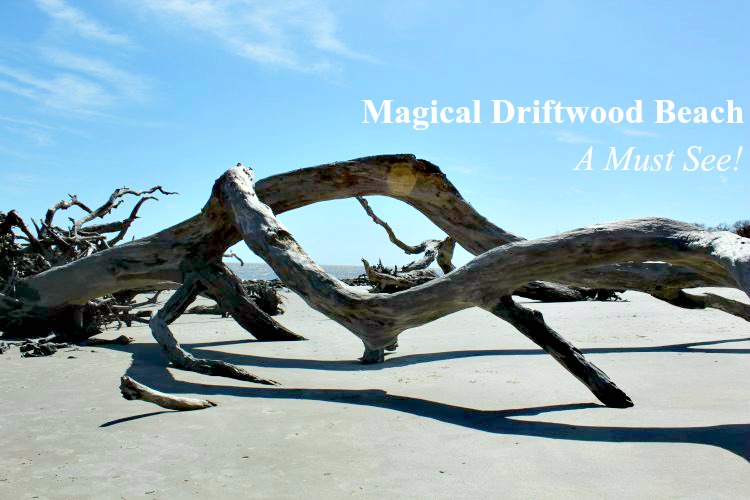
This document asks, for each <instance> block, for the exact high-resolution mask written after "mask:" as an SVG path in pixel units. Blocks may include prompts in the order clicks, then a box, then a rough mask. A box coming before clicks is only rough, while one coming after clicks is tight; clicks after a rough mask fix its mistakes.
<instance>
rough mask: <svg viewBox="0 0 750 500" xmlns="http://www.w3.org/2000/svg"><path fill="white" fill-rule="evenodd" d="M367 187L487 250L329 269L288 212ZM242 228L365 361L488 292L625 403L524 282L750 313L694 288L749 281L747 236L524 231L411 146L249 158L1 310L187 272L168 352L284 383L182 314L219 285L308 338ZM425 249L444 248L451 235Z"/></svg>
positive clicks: (607, 394)
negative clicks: (172, 215)
mask: <svg viewBox="0 0 750 500" xmlns="http://www.w3.org/2000/svg"><path fill="white" fill-rule="evenodd" d="M368 195H384V196H390V197H392V198H396V199H399V200H401V201H403V202H405V203H407V204H409V205H411V206H412V207H414V208H415V209H417V210H418V211H420V212H421V213H422V214H424V215H425V216H427V217H428V218H429V219H430V220H431V221H432V222H433V223H435V225H437V226H438V227H439V228H440V229H442V230H443V231H444V232H445V233H446V234H447V235H448V237H449V239H450V242H451V243H450V244H452V243H453V242H455V243H457V244H459V245H461V246H462V247H464V248H465V249H466V250H468V251H469V252H471V253H473V254H474V255H476V258H474V259H473V260H472V261H471V262H469V263H468V264H466V265H465V266H462V267H460V268H457V269H454V270H452V271H451V272H449V273H447V274H445V275H444V276H441V277H438V278H433V279H430V280H429V281H427V282H426V283H424V284H421V285H419V286H415V287H412V288H409V289H407V290H403V291H400V292H396V293H392V294H385V293H367V292H365V291H362V290H361V289H358V288H355V287H351V286H348V285H346V284H344V283H342V282H341V281H340V280H338V279H336V278H335V277H333V276H331V275H329V274H327V273H326V272H324V271H323V270H322V268H321V267H320V266H318V265H317V264H316V263H315V262H314V261H313V260H312V259H311V258H310V257H309V256H308V255H307V254H306V253H305V251H304V250H303V249H302V248H301V247H300V245H299V244H298V243H297V242H296V241H295V239H294V237H293V236H292V235H291V234H290V233H289V231H287V230H286V228H284V226H283V225H282V224H281V223H280V222H279V221H278V219H277V218H276V216H275V214H279V213H282V212H285V211H288V210H293V209H296V208H301V207H303V206H305V205H309V204H311V203H316V202H320V201H326V200H333V199H342V198H358V199H360V200H361V199H362V197H363V196H368ZM240 240H244V241H245V243H246V244H247V245H248V246H249V247H250V249H251V250H252V251H253V252H255V253H256V254H257V255H258V256H260V257H261V258H262V259H263V260H264V261H266V262H267V263H268V264H269V265H270V266H271V268H273V270H274V271H275V273H276V274H277V275H278V276H279V278H280V279H281V280H282V281H283V282H284V284H285V286H287V287H289V288H290V289H291V290H293V291H294V292H296V293H297V294H299V295H300V296H301V297H302V298H303V299H304V300H305V301H306V302H307V303H308V304H309V305H310V306H311V307H313V308H315V309H317V310H318V311H320V312H322V313H324V314H325V315H327V316H328V317H329V318H331V319H332V320H334V321H336V322H338V323H340V324H341V325H343V326H344V327H346V328H347V329H348V330H349V331H351V332H352V333H353V334H354V335H356V336H357V337H359V338H360V339H361V340H362V342H363V344H364V355H363V357H362V360H363V362H367V363H375V362H382V361H383V355H384V350H385V349H387V348H389V347H392V346H393V345H394V344H395V343H396V340H397V338H398V335H399V334H400V333H401V332H403V331H404V330H406V329H408V328H413V327H415V326H418V325H421V324H424V323H427V322H430V321H432V320H434V319H436V318H439V317H441V316H444V315H447V314H450V313H452V312H455V311H459V310H462V309H465V308H469V307H473V306H478V307H481V308H483V309H485V310H487V311H489V312H491V313H492V314H494V315H496V316H497V317H499V318H501V319H503V320H504V321H507V322H508V323H510V324H512V325H513V326H514V327H516V328H517V329H518V330H519V331H520V332H521V333H523V334H524V335H526V336H527V337H528V338H529V339H531V340H532V341H534V342H535V343H536V344H537V345H539V346H540V347H541V348H542V349H544V350H545V351H546V352H547V353H549V354H550V355H552V356H553V357H554V358H555V359H556V360H557V361H558V362H559V363H560V364H561V365H563V366H564V367H565V368H566V369H567V370H568V371H570V372H571V373H572V374H573V375H574V376H575V377H577V378H578V379H579V380H580V381H581V382H582V383H583V384H585V385H586V386H587V387H588V388H589V389H590V390H591V391H592V393H593V394H594V395H595V396H596V397H597V398H599V400H600V401H602V402H603V403H604V404H606V405H607V406H612V407H627V406H631V405H632V402H631V400H630V399H629V398H628V396H627V395H626V394H625V393H624V392H623V391H622V390H620V389H619V388H618V387H617V386H616V385H615V384H614V382H612V381H611V380H610V379H609V378H608V377H607V375H606V374H605V373H604V372H603V371H602V370H600V369H599V368H598V367H596V366H595V365H593V364H592V363H591V362H589V361H588V360H587V359H586V358H585V357H584V356H583V354H582V353H581V352H580V351H579V350H578V349H576V348H575V347H574V346H573V345H571V344H570V343H569V342H567V341H566V340H565V339H564V338H563V337H562V336H561V335H559V334H558V333H557V332H555V331H554V330H552V329H551V328H550V327H549V325H547V324H546V323H545V321H544V318H543V317H542V315H541V314H540V313H539V312H536V311H533V310H530V309H527V308H526V307H524V306H522V305H520V304H517V303H516V302H514V301H513V299H512V295H513V294H514V293H515V292H517V291H519V290H523V289H524V287H526V286H527V285H528V284H529V283H532V282H535V283H534V285H533V286H534V287H536V288H537V289H538V290H541V291H542V292H543V293H556V290H555V289H554V288H560V287H562V288H565V287H568V286H576V287H586V288H596V289H613V288H615V289H617V288H621V289H630V290H639V291H642V292H646V293H649V294H651V295H652V296H654V297H656V298H658V299H661V300H664V301H667V302H669V303H671V304H674V305H676V306H679V307H687V308H703V307H715V308H718V309H722V310H724V311H727V312H729V313H731V314H735V315H738V316H741V317H743V318H745V319H750V313H749V310H750V307H749V306H747V305H745V304H743V303H739V302H736V301H731V300H728V299H724V298H721V297H718V296H715V295H705V296H696V295H691V294H689V293H686V292H684V291H683V289H686V288H691V287H698V286H722V287H735V288H739V289H741V290H743V291H744V292H745V293H748V292H750V240H749V239H747V238H743V237H740V236H738V235H736V234H733V233H730V232H710V231H705V230H702V229H700V228H699V227H697V226H694V225H691V224H686V223H682V222H678V221H674V220H669V219H661V218H647V219H636V220H627V221H621V222H615V223H610V224H603V225H597V226H592V227H588V228H582V229H576V230H573V231H570V232H567V233H562V234H558V235H555V236H550V237H547V238H540V239H537V240H524V239H523V238H521V237H518V236H516V235H514V234H511V233H508V232H506V231H504V230H502V229H501V228H499V227H497V226H495V225H494V224H492V223H491V222H489V221H488V220H487V219H485V218H484V217H482V216H481V215H480V214H479V213H477V212H476V211H475V210H474V209H473V208H472V206H471V205H469V204H468V203H467V202H466V201H465V200H464V199H463V198H462V197H461V195H460V194H459V193H458V191H457V190H456V188H455V187H454V186H453V185H452V184H451V183H450V181H449V180H448V179H447V178H446V176H445V175H444V174H443V173H442V172H441V171H440V169H439V168H438V167H436V166H435V165H433V164H431V163H429V162H427V161H424V160H419V159H416V158H415V157H413V156H410V155H387V156H375V157H369V158H361V159H357V160H352V161H347V162H340V163H332V164H328V165H321V166H317V167H312V168H306V169H302V170H296V171H292V172H289V173H285V174H280V175H276V176H272V177H269V178H266V179H262V180H260V181H258V182H257V183H254V179H253V174H252V171H251V170H250V169H248V168H245V167H243V166H241V165H238V166H237V167H235V168H232V169H230V170H228V171H227V172H226V173H225V174H224V175H222V176H221V177H220V178H219V179H218V180H217V181H216V182H215V184H214V186H213V190H212V192H211V195H210V197H209V200H208V202H207V203H206V205H205V207H204V208H203V210H201V212H200V213H198V214H196V215H195V216H193V217H191V218H190V219H188V220H186V221H184V222H182V223H180V224H177V225H176V226H173V227H171V228H168V229H165V230H163V231H161V232H159V233H156V234H154V235H152V236H149V237H146V238H142V239H140V240H136V241H132V242H129V243H126V244H122V245H118V246H115V247H113V248H109V249H106V250H102V251H98V252H95V253H92V254H91V255H89V256H87V257H85V258H81V259H78V260H75V261H73V262H71V263H69V264H67V265H64V266H57V267H51V268H49V269H47V270H45V271H44V272H41V273H39V274H35V275H30V276H26V277H21V278H19V279H18V280H17V282H16V283H15V287H14V288H13V289H12V290H11V291H8V290H6V291H5V292H4V293H3V294H2V295H0V317H2V318H5V323H6V324H7V323H8V321H9V319H11V320H12V322H13V323H14V324H15V325H23V324H24V323H25V322H29V323H33V322H39V321H42V322H44V321H50V320H51V319H54V318H59V317H61V316H65V315H72V314H73V313H74V312H75V310H76V309H78V308H80V307H81V306H83V305H85V304H87V303H89V302H90V301H92V300H96V299H97V298H99V297H102V296H106V295H109V294H113V293H116V292H118V291H121V290H132V289H134V288H148V287H159V286H164V284H165V283H171V284H175V283H178V284H180V285H179V288H178V289H177V291H176V292H175V293H174V294H173V295H172V296H171V297H170V299H169V300H168V301H167V303H166V304H165V305H164V307H163V308H162V309H161V310H160V311H159V312H158V313H157V314H156V315H155V316H154V317H153V318H152V319H151V321H150V326H151V330H152V333H153V335H154V337H155V338H156V340H157V341H158V342H159V344H160V345H161V346H162V347H163V349H164V352H165V354H166V356H167V357H168V359H169V361H170V362H171V363H172V364H173V365H174V366H176V367H180V368H184V369H188V370H194V371H198V372H201V373H207V374H211V375H223V376H228V377H234V378H238V379H242V380H248V381H253V382H258V383H265V384H273V383H274V382H272V381H269V380H266V379H263V378H260V377H257V376H255V375H252V374H250V373H248V372H246V371H244V370H242V369H240V368H237V367H235V366H233V365H230V364H228V363H224V362H222V361H215V360H209V359H200V358H196V357H194V356H193V355H191V354H190V353H188V352H187V351H185V350H184V349H183V348H182V347H181V346H180V344H179V343H178V342H177V340H176V339H175V337H174V335H173V334H172V332H171V330H170V328H169V324H170V323H171V322H172V321H174V320H175V319H176V318H177V317H178V316H179V315H180V314H182V313H183V312H184V311H185V309H186V308H187V307H188V305H189V304H190V303H191V302H192V301H193V300H194V299H195V297H196V296H197V295H198V294H199V293H206V294H208V295H209V296H211V297H212V298H214V299H215V300H216V301H217V302H218V304H219V305H220V306H221V307H222V309H223V310H225V311H227V312H228V313H229V314H230V315H231V316H232V317H233V318H234V319H235V320H236V321H237V322H238V323H240V324H241V325H242V326H243V327H244V328H245V329H246V330H248V331H249V332H250V333H251V334H253V335H254V336H255V337H256V338H258V339H261V340H296V339H300V338H301V337H300V336H298V335H297V334H295V333H293V332H290V331H288V330H287V329H286V328H284V327H283V326H281V325H280V324H278V323H277V322H276V321H274V320H273V319H272V318H271V317H270V316H268V315H266V314H265V313H263V312H262V311H260V310H259V309H258V307H257V306H256V305H255V304H254V303H253V301H252V300H251V299H250V297H249V296H248V294H247V292H246V291H245V289H244V288H243V287H242V285H241V282H240V280H239V279H238V278H237V277H236V276H234V275H233V274H232V273H231V272H230V271H229V269H228V268H227V267H226V266H224V265H223V264H222V260H221V259H222V256H223V255H224V253H225V252H226V250H227V249H228V248H229V247H230V246H231V245H233V244H235V243H237V242H238V241H240ZM445 241H446V240H443V244H444V247H445V245H447V244H446V243H445ZM419 249H420V251H424V252H427V251H428V250H430V249H432V250H430V251H434V252H436V253H437V255H439V254H440V248H439V243H438V244H435V245H433V246H430V245H427V244H423V246H422V245H420V246H419ZM551 283H564V284H565V285H551ZM6 288H7V287H6ZM123 387H124V390H125V391H126V393H127V394H128V396H129V397H137V395H138V394H145V393H144V390H147V388H146V389H144V388H143V387H140V386H139V387H137V390H136V389H134V388H133V387H134V386H133V384H131V383H130V381H128V380H124V381H123ZM152 396H153V395H152ZM157 396H158V397H155V398H154V397H152V399H157V400H162V401H163V399H161V398H163V396H164V395H157ZM200 404H201V406H200V407H207V406H209V404H208V403H206V402H202V403H200ZM182 409H189V405H188V406H186V407H184V408H182Z"/></svg>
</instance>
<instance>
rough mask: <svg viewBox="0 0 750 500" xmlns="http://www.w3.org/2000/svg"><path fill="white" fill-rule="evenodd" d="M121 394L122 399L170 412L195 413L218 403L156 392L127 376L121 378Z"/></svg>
mask: <svg viewBox="0 0 750 500" xmlns="http://www.w3.org/2000/svg"><path fill="white" fill-rule="evenodd" d="M120 392H121V393H122V397H123V398H125V399H127V400H130V401H133V400H140V401H146V402H147V403H153V404H155V405H158V406H161V407H162V408H167V409H168V410H177V411H193V410H203V409H205V408H211V407H212V406H216V403H214V402H213V401H209V400H208V399H197V398H186V397H183V396H174V395H172V394H167V393H165V392H160V391H157V390H154V389H152V388H150V387H148V386H145V385H143V384H141V383H139V382H136V381H135V380H133V379H132V378H130V377H128V376H127V375H123V376H122V377H121V378H120Z"/></svg>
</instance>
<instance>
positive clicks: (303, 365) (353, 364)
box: [181, 337, 750, 371]
mask: <svg viewBox="0 0 750 500" xmlns="http://www.w3.org/2000/svg"><path fill="white" fill-rule="evenodd" d="M747 341H750V337H744V338H738V339H722V340H710V341H704V342H687V343H682V344H672V345H662V346H641V347H592V348H588V349H581V351H582V352H583V353H584V354H627V353H659V352H662V353H704V354H750V348H736V349H714V348H710V346H714V345H722V344H729V343H735V342H747ZM249 342H255V341H253V340H247V341H246V340H239V341H223V342H202V343H192V344H181V345H182V346H183V347H184V348H185V349H187V350H189V351H191V352H192V353H193V354H194V355H196V356H201V357H209V358H211V359H219V360H222V361H226V362H228V363H233V364H236V365H248V366H258V367H266V368H297V369H307V370H325V371H367V370H384V369H389V368H397V367H403V366H409V365H415V364H419V363H431V362H434V361H446V360H450V359H460V358H473V357H481V356H530V355H539V354H543V355H547V353H545V352H544V351H543V350H542V349H485V350H461V351H447V352H433V353H420V354H406V355H403V356H400V355H395V356H391V357H387V358H386V361H385V362H384V363H377V364H372V365H363V364H362V363H360V362H358V361H356V360H318V359H295V358H276V357H265V356H256V355H253V354H242V353H227V352H223V351H216V350H213V349H208V348H210V347H221V346H226V345H233V344H243V343H249Z"/></svg>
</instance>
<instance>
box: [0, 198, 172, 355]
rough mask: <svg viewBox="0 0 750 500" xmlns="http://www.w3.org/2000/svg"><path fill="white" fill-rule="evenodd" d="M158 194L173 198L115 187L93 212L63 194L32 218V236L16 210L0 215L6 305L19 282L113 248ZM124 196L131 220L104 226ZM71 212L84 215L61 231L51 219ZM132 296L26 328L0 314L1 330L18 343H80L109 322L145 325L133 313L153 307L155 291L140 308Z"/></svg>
mask: <svg viewBox="0 0 750 500" xmlns="http://www.w3.org/2000/svg"><path fill="white" fill-rule="evenodd" d="M157 192H158V193H161V194H163V195H173V194H176V193H173V192H169V191H165V190H164V189H163V188H162V187H161V186H155V187H153V188H150V189H146V190H143V191H134V190H132V189H129V188H119V189H116V190H114V192H113V193H112V194H111V195H110V197H109V198H108V199H107V201H105V202H104V203H103V204H102V205H100V206H99V207H98V208H96V209H91V208H89V206H88V205H86V204H85V203H83V202H82V201H80V200H79V199H78V197H77V196H75V195H68V197H69V199H67V200H62V201H60V202H58V203H56V204H55V205H53V206H52V207H50V208H49V210H47V213H46V214H45V216H44V218H42V219H39V220H38V221H37V220H35V219H33V218H32V219H31V223H32V225H33V227H34V231H32V230H31V229H30V228H29V226H28V225H27V224H26V223H25V221H24V220H23V219H22V218H21V217H20V216H19V215H18V213H16V211H15V210H11V211H9V212H8V213H7V214H3V213H1V212H0V292H1V293H2V294H3V295H4V296H5V297H6V300H12V299H13V298H14V297H16V295H17V293H18V285H19V283H20V282H22V281H23V280H25V279H33V277H34V276H36V275H38V274H41V273H44V272H45V271H49V270H52V269H55V268H58V267H60V266H63V265H65V264H69V263H70V262H74V261H77V260H80V259H85V258H87V257H90V256H92V255H95V254H96V253H98V252H101V251H103V250H107V249H109V248H112V247H113V246H115V245H117V244H118V243H120V242H121V241H122V240H123V239H124V238H125V236H126V234H127V232H128V230H129V229H130V227H131V225H132V224H133V222H134V221H135V220H136V219H138V213H139V211H140V209H141V207H142V206H143V204H144V203H145V202H147V201H149V200H156V199H157V198H156V197H155V196H153V194H154V193H157ZM128 196H130V197H135V198H136V199H137V201H136V203H135V205H134V206H133V208H132V210H131V212H130V215H129V216H127V217H126V218H124V219H122V220H117V221H103V219H105V218H107V217H108V216H109V215H111V214H112V213H113V211H114V210H116V209H117V208H118V207H119V206H120V205H122V203H123V202H124V200H125V197H128ZM73 207H77V208H78V209H80V210H81V211H83V215H82V216H81V217H79V218H78V219H74V218H69V219H68V220H69V225H68V227H66V228H63V227H61V226H59V225H57V224H56V222H55V216H56V215H57V214H58V213H59V212H61V211H66V210H69V209H72V208H73ZM57 286H82V287H86V286H87V283H85V282H76V281H71V282H70V283H68V284H62V283H60V284H58V285H57ZM140 291H141V292H142V291H143V290H140ZM136 293H138V291H133V290H117V291H116V292H112V293H108V294H102V296H100V297H92V298H91V299H90V300H88V301H84V302H83V303H78V304H68V305H67V306H66V307H64V308H60V309H58V310H44V311H40V312H39V313H38V314H36V315H35V317H34V321H33V322H31V323H30V322H29V321H26V320H27V318H25V317H24V316H23V315H21V316H20V317H16V316H14V315H12V314H10V315H7V314H6V315H4V314H2V312H1V311H0V331H2V332H3V334H4V336H6V337H13V338H21V339H22V338H30V337H39V336H46V335H49V334H52V333H53V332H54V334H55V336H56V337H57V339H58V340H59V341H60V342H73V343H76V342H80V341H83V340H85V339H87V338H89V337H91V336H92V335H96V334H97V333H100V332H101V331H102V330H103V329H104V328H105V327H106V326H107V325H109V324H110V323H116V324H117V328H120V327H122V326H123V324H124V325H126V326H130V325H131V324H132V323H134V322H137V323H144V322H147V319H145V318H147V317H148V316H149V315H150V312H149V311H142V310H138V311H136V309H139V308H142V307H146V306H150V305H154V304H155V303H156V298H157V297H158V291H157V293H156V294H155V295H154V297H152V299H149V300H147V301H145V302H143V303H135V302H133V300H132V299H133V298H134V297H135V295H136ZM50 350H51V348H49V349H42V348H39V349H30V350H29V351H28V352H29V353H39V354H38V355H41V353H42V352H46V351H50ZM35 355H37V354H35Z"/></svg>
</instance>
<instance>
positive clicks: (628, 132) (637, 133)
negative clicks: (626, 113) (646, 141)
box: [622, 128, 661, 139]
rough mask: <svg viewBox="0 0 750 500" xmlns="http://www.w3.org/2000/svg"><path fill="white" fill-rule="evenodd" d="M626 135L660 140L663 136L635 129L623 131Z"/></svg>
mask: <svg viewBox="0 0 750 500" xmlns="http://www.w3.org/2000/svg"><path fill="white" fill-rule="evenodd" d="M622 133H623V134H624V135H627V136H628V137H652V138H654V139H660V138H661V134H657V133H656V132H649V131H647V130H638V129H634V128H626V129H624V130H623V131H622Z"/></svg>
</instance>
